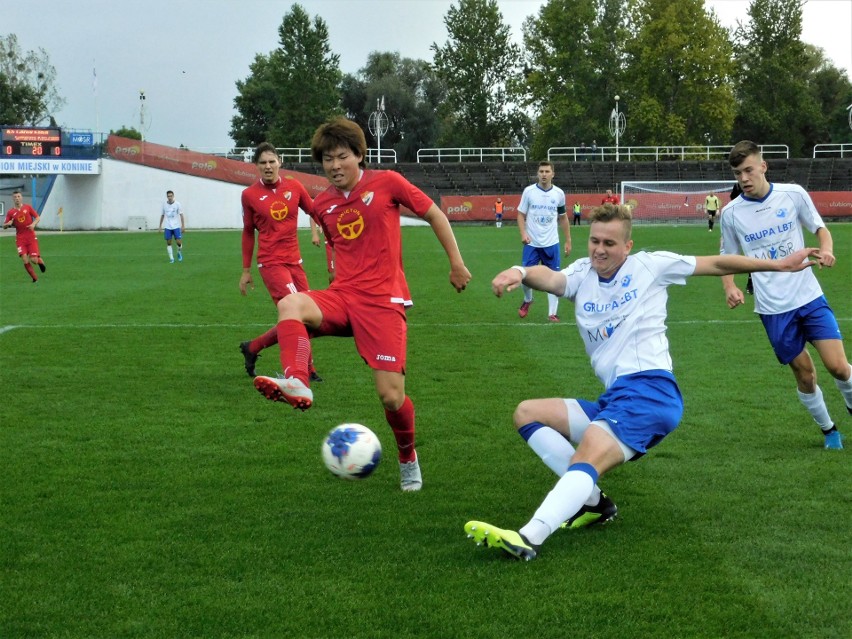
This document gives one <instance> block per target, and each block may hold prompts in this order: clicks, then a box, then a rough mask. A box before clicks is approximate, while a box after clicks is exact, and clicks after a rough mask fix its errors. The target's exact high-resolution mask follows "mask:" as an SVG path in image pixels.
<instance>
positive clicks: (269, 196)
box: [240, 142, 321, 381]
mask: <svg viewBox="0 0 852 639" xmlns="http://www.w3.org/2000/svg"><path fill="white" fill-rule="evenodd" d="M254 163H255V165H256V166H257V168H258V171H259V172H260V179H259V180H258V181H257V182H255V183H254V184H252V185H251V186H249V187H248V188H247V189H245V190H244V191H243V194H242V198H241V199H242V206H243V236H242V253H243V274H242V275H241V276H240V293H242V294H243V295H246V294H247V289H248V287H249V286H251V287H252V288H254V282H253V281H252V277H251V260H252V254H253V253H254V244H255V233H257V268H258V271H259V272H260V276H261V278H263V283H264V284H265V285H266V290H267V291H269V294H270V295H271V296H272V301H273V302H274V303H275V304H278V301H279V300H280V299H281V298H283V297H286V296H287V295H289V294H290V293H295V292H297V291H307V290H308V277H307V275H305V270H304V269H303V268H302V254H301V252H300V251H299V240H298V237H297V228H298V223H297V222H298V219H297V218H298V215H299V209H302V210H303V211H305V212H307V213H308V214H309V215H310V214H312V213H313V202H312V201H311V197H310V196H309V195H308V192H307V190H305V187H304V186H302V184H301V183H300V182H297V181H296V180H294V179H292V178H287V179H283V178H281V177H280V176H279V171H280V169H281V161H280V159H279V158H278V152H277V151H276V150H275V147H274V146H272V145H271V144H270V143H269V142H263V143H261V144H259V145H258V146H257V148H256V149H255V150H254ZM311 232H312V235H313V237H312V240H313V243H314V244H315V245H317V246H319V235H318V233H317V227H316V222H314V219H313V218H311ZM277 343H278V331H277V328H276V327H274V326H273V327H272V328H271V329H269V330H268V331H266V332H265V333H263V335H260V336H258V337H255V338H254V339H253V340H249V341H247V342H242V343H241V344H240V350H241V351H242V353H243V357H244V358H245V366H246V372H247V373H248V374H249V375H250V376H251V377H254V376H255V370H254V369H255V364H256V363H257V358H258V354H259V353H260V351H262V350H263V349H264V348H269V347H270V346H272V345H273V344H277ZM311 379H312V380H313V381H321V380H320V378H319V375H317V374H316V371H314V370H313V369H312V370H311Z"/></svg>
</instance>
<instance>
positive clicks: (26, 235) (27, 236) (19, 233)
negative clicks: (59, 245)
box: [3, 191, 47, 283]
mask: <svg viewBox="0 0 852 639" xmlns="http://www.w3.org/2000/svg"><path fill="white" fill-rule="evenodd" d="M12 202H13V203H14V204H15V207H14V208H11V209H9V212H8V213H6V218H5V219H4V220H3V228H4V229H7V228H9V227H10V226H14V227H15V244H16V245H17V246H18V255H19V256H20V257H21V261H22V262H23V263H24V268H25V269H27V273H29V274H30V277H31V278H33V283H35V282H38V275H36V273H35V270H34V269H33V264H38V267H39V269H41V272H42V273H44V272H45V271H46V270H47V267H46V266H45V265H44V260H43V259H41V254H40V253H39V250H38V238H37V237H36V234H35V228H36V226H38V223H39V222H40V221H41V218H40V217H39V216H38V213H36V210H35V209H34V208H33V207H31V206H30V205H29V204H24V196H23V195H22V194H21V192H20V191H14V192H13V193H12Z"/></svg>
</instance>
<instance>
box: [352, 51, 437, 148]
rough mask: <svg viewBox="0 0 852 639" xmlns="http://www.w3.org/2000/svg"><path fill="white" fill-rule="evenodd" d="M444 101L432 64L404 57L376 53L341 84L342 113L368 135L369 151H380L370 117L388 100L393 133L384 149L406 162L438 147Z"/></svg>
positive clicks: (386, 140)
mask: <svg viewBox="0 0 852 639" xmlns="http://www.w3.org/2000/svg"><path fill="white" fill-rule="evenodd" d="M445 95H446V90H445V88H444V86H443V83H442V82H441V81H440V79H439V78H438V76H437V74H436V73H435V71H434V70H433V69H432V68H431V67H430V65H429V64H428V63H427V62H425V61H423V60H412V59H411V58H402V57H400V55H399V53H389V52H386V53H380V52H377V51H374V52H372V53H371V54H370V55H369V57H368V58H367V64H366V65H365V66H364V67H363V68H362V69H360V70H359V71H358V73H357V74H356V75H346V76H344V78H343V82H342V83H341V101H342V104H343V109H344V111H345V112H346V114H347V117H349V118H351V119H352V120H354V121H355V122H357V123H358V124H360V125H361V127H362V128H363V129H364V132H365V133H366V135H367V143H368V145H369V146H370V147H376V146H378V144H377V140H376V139H375V136H373V135H372V134H371V133H370V130H369V118H370V114H371V113H373V112H375V111H376V104H377V101H381V100H382V99H384V104H385V114H386V115H387V117H388V124H389V127H388V131H387V133H386V134H385V136H384V137H382V140H381V142H382V148H393V149H394V150H395V151H396V153H397V158H398V159H399V160H400V161H403V162H406V161H408V162H410V161H413V160H414V159H415V158H416V156H417V150H418V149H420V148H425V147H433V146H435V144H436V143H437V138H438V126H439V120H438V117H437V115H436V114H437V111H438V108H439V107H440V105H441V103H442V102H443V101H444V97H445Z"/></svg>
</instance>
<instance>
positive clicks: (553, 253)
mask: <svg viewBox="0 0 852 639" xmlns="http://www.w3.org/2000/svg"><path fill="white" fill-rule="evenodd" d="M523 260H524V263H523V264H522V265H521V266H535V265H536V264H544V265H545V266H546V267H547V268H549V269H550V270H551V271H558V270H559V245H558V244H554V245H553V246H530V245H529V244H524V257H523Z"/></svg>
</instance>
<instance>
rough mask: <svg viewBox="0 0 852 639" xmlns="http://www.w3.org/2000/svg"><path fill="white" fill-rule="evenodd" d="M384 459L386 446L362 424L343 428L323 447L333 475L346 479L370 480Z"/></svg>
mask: <svg viewBox="0 0 852 639" xmlns="http://www.w3.org/2000/svg"><path fill="white" fill-rule="evenodd" d="M381 458H382V443H381V442H380V441H379V438H378V437H376V434H375V433H374V432H373V431H371V430H370V429H369V428H367V427H366V426H363V425H361V424H340V426H335V427H334V428H332V429H331V432H330V433H329V434H328V436H327V437H326V438H325V441H323V443H322V460H323V461H324V462H325V465H326V468H328V469H329V470H330V471H331V472H332V473H333V474H335V475H337V476H338V477H342V478H343V479H364V478H365V477H368V476H369V475H370V474H371V473H372V472H373V471H374V470H376V466H378V465H379V460H381Z"/></svg>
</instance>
